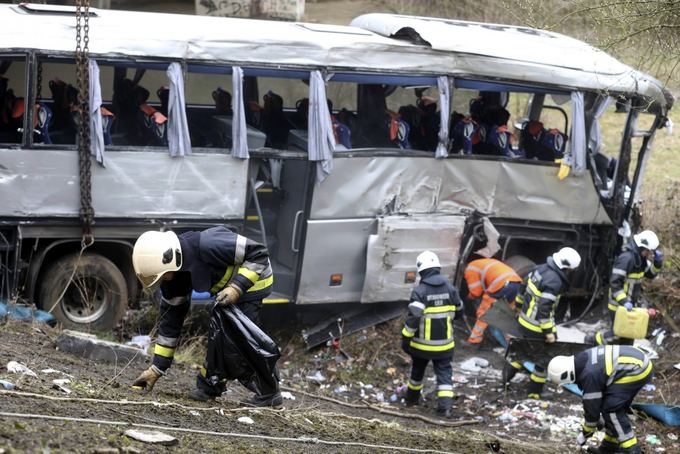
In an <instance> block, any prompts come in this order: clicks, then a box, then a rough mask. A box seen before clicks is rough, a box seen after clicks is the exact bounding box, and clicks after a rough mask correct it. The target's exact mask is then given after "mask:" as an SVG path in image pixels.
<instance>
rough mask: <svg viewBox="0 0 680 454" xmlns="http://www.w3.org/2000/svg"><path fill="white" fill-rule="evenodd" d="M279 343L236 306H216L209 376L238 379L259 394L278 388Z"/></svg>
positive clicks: (209, 357) (272, 391)
mask: <svg viewBox="0 0 680 454" xmlns="http://www.w3.org/2000/svg"><path fill="white" fill-rule="evenodd" d="M280 357H281V352H280V351H279V347H278V346H277V345H276V343H275V342H274V341H273V340H272V339H271V338H270V337H269V336H268V335H267V334H266V333H265V332H264V331H262V330H261V329H260V327H259V326H257V325H256V324H255V323H254V322H253V321H252V320H250V319H249V318H248V317H246V316H245V315H244V314H243V312H241V311H240V310H239V309H238V308H237V307H235V306H227V307H221V306H215V308H214V309H213V310H212V315H211V318H210V334H209V337H208V353H207V355H206V371H207V374H206V376H207V377H213V376H217V377H219V378H220V379H227V380H238V381H239V382H240V383H241V384H242V385H243V386H245V387H246V388H248V389H249V390H251V391H253V392H254V393H256V394H258V395H269V394H272V393H275V392H277V391H278V389H279V386H278V381H279V380H278V371H277V369H276V362H277V361H278V360H279V358H280Z"/></svg>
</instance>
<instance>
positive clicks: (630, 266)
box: [608, 240, 661, 312]
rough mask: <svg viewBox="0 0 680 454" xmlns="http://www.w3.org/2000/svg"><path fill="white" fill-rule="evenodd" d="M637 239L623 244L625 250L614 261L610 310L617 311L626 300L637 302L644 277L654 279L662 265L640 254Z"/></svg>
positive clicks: (610, 282)
mask: <svg viewBox="0 0 680 454" xmlns="http://www.w3.org/2000/svg"><path fill="white" fill-rule="evenodd" d="M640 252H641V251H640V248H638V246H637V244H635V241H632V240H631V241H630V242H629V243H628V244H626V245H625V246H623V250H622V251H621V253H620V254H619V256H618V257H617V258H616V260H615V261H614V266H613V267H612V275H611V277H610V278H609V305H608V307H609V310H611V311H615V312H616V309H617V308H618V307H619V306H622V305H623V304H624V303H625V302H626V301H630V302H631V303H633V304H637V303H638V300H639V298H640V293H641V290H642V289H641V283H642V278H643V277H647V278H649V279H653V278H654V277H656V275H657V273H658V272H659V271H660V269H661V267H660V266H657V265H656V264H655V263H654V262H648V261H647V260H646V259H645V258H644V257H642V255H640Z"/></svg>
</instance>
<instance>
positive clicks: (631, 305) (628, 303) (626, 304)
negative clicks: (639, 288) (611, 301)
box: [623, 301, 633, 312]
mask: <svg viewBox="0 0 680 454" xmlns="http://www.w3.org/2000/svg"><path fill="white" fill-rule="evenodd" d="M623 307H625V308H626V310H627V311H628V312H630V311H632V310H633V303H631V302H630V301H626V302H625V303H623Z"/></svg>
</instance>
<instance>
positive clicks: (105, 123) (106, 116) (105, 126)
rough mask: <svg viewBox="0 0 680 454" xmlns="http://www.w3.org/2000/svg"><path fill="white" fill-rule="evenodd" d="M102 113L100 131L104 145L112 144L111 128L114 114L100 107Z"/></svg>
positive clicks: (114, 117)
mask: <svg viewBox="0 0 680 454" xmlns="http://www.w3.org/2000/svg"><path fill="white" fill-rule="evenodd" d="M101 113H102V132H103V134H104V145H113V136H112V135H111V129H112V127H113V122H114V121H115V119H116V116H115V115H114V114H113V112H111V111H110V110H109V109H107V108H106V107H102V108H101Z"/></svg>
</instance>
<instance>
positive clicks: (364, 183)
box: [310, 156, 611, 224]
mask: <svg viewBox="0 0 680 454" xmlns="http://www.w3.org/2000/svg"><path fill="white" fill-rule="evenodd" d="M464 208H465V209H477V210H479V211H481V212H483V213H486V214H488V215H490V216H494V217H503V218H512V219H522V220H534V221H546V222H558V223H576V224H583V223H586V224H591V223H592V224H611V220H610V219H609V217H608V216H607V214H606V212H605V210H604V208H603V207H602V206H601V203H600V198H599V195H598V193H597V190H596V188H595V186H594V184H593V182H592V180H591V178H590V175H589V174H587V173H586V174H583V175H581V176H570V177H569V178H566V179H565V180H562V181H560V180H558V179H557V168H556V167H555V166H551V165H541V164H531V163H526V162H524V163H521V162H509V161H502V160H483V159H468V158H458V157H452V158H450V159H445V160H440V159H433V158H432V157H415V156H409V157H406V156H405V157H396V156H394V157H379V156H372V157H371V156H368V157H338V158H335V159H334V160H333V173H331V175H330V176H329V177H328V178H327V179H326V180H325V181H324V182H323V183H322V184H321V185H318V186H317V187H315V188H314V197H313V200H312V208H311V213H310V219H347V218H353V217H374V216H377V215H381V214H390V213H403V214H414V213H450V214H459V213H460V212H461V209H464Z"/></svg>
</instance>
